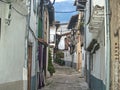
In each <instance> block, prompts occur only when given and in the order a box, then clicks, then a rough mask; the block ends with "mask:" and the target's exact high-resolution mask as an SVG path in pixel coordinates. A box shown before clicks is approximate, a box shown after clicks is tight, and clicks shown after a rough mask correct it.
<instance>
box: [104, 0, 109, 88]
mask: <svg viewBox="0 0 120 90" xmlns="http://www.w3.org/2000/svg"><path fill="white" fill-rule="evenodd" d="M109 15H110V10H109V0H105V42H106V43H105V64H106V79H105V80H106V81H105V83H106V90H109V89H110V23H109V22H110V20H109V18H110V16H109Z"/></svg>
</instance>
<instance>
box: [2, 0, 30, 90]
mask: <svg viewBox="0 0 120 90" xmlns="http://www.w3.org/2000/svg"><path fill="white" fill-rule="evenodd" d="M26 15H28V9H27V6H26V2H22V1H20V0H18V2H13V3H12V4H9V3H7V0H6V1H5V2H1V1H0V66H1V68H0V90H27V37H28V36H27V35H28V34H27V32H28V31H27V21H26V19H27V18H26Z"/></svg>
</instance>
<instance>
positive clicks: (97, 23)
mask: <svg viewBox="0 0 120 90" xmlns="http://www.w3.org/2000/svg"><path fill="white" fill-rule="evenodd" d="M103 24H104V7H100V6H95V7H94V8H93V13H92V16H91V20H90V24H89V31H90V32H99V31H100V30H101V29H102V28H101V27H103Z"/></svg>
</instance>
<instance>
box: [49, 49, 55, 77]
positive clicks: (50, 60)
mask: <svg viewBox="0 0 120 90" xmlns="http://www.w3.org/2000/svg"><path fill="white" fill-rule="evenodd" d="M48 71H49V73H50V75H51V76H52V75H53V73H55V68H54V66H53V63H52V56H51V51H50V50H49V57H48Z"/></svg>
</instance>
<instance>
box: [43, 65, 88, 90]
mask: <svg viewBox="0 0 120 90" xmlns="http://www.w3.org/2000/svg"><path fill="white" fill-rule="evenodd" d="M54 66H55V68H56V73H55V74H54V75H53V76H52V77H50V78H48V79H47V83H46V86H45V87H44V88H42V89H41V90H89V89H88V85H87V83H86V82H85V80H84V78H82V77H80V73H78V72H77V71H75V70H74V69H72V68H69V67H66V66H59V65H56V64H55V65H54Z"/></svg>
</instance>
